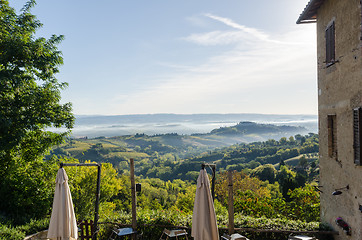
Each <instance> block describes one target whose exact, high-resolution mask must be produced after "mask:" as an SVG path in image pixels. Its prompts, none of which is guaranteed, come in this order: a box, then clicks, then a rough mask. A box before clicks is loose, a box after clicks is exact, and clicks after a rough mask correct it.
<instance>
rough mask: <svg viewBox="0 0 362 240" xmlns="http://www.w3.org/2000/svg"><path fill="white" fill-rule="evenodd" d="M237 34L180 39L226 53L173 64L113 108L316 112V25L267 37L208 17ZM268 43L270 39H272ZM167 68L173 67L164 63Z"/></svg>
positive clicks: (247, 28)
mask: <svg viewBox="0 0 362 240" xmlns="http://www.w3.org/2000/svg"><path fill="white" fill-rule="evenodd" d="M207 16H208V17H209V18H212V19H215V20H218V21H220V22H223V23H225V24H227V25H228V26H231V27H233V28H234V29H238V30H240V31H220V30H216V31H212V32H209V33H203V34H192V35H190V36H188V37H186V38H185V40H187V41H192V42H194V43H197V44H202V45H207V46H210V48H213V47H217V46H216V45H220V44H231V43H232V44H234V45H233V48H232V49H231V50H228V51H225V52H223V53H222V54H218V55H215V56H213V57H211V58H209V59H206V60H205V61H204V63H203V64H200V65H198V66H187V65H182V66H180V65H178V64H175V65H174V66H175V68H176V69H177V71H173V72H171V73H169V74H168V75H167V76H163V77H162V79H160V84H159V85H156V86H153V87H149V88H147V89H146V90H144V91H142V92H138V93H136V94H133V95H131V96H128V98H127V99H126V100H125V101H122V102H121V103H117V104H115V105H112V106H111V107H112V108H113V109H117V110H118V109H119V110H121V111H122V112H123V113H149V110H150V109H152V111H153V112H154V113H155V112H176V113H210V112H220V113H222V112H258V113H316V111H317V102H316V101H317V99H316V94H315V92H311V91H307V92H306V91H301V86H312V88H316V86H315V85H316V64H315V59H316V56H315V29H314V27H315V26H312V25H310V26H305V25H303V26H299V25H296V26H295V27H294V28H293V29H292V30H291V31H289V32H286V33H285V34H283V35H270V36H268V35H266V34H264V33H263V32H262V31H259V30H257V29H252V28H249V27H245V26H242V25H240V24H237V23H235V22H233V21H232V20H230V19H227V18H221V17H217V16H214V15H210V14H208V15H207ZM271 39H273V40H271ZM168 67H173V65H172V64H169V65H168Z"/></svg>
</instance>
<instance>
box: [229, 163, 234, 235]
mask: <svg viewBox="0 0 362 240" xmlns="http://www.w3.org/2000/svg"><path fill="white" fill-rule="evenodd" d="M228 187H229V209H228V210H229V225H228V230H229V235H231V234H233V233H234V196H233V173H232V171H231V170H229V171H228Z"/></svg>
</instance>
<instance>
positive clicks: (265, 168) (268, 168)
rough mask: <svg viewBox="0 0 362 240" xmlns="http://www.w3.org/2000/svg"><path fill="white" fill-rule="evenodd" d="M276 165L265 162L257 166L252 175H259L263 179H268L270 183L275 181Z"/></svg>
mask: <svg viewBox="0 0 362 240" xmlns="http://www.w3.org/2000/svg"><path fill="white" fill-rule="evenodd" d="M276 172H277V171H276V170H275V167H274V166H273V165H272V164H265V165H261V166H259V167H257V168H255V169H254V170H253V172H252V174H251V177H258V178H259V179H260V180H262V181H266V180H268V181H269V183H272V184H273V183H274V182H275V175H276Z"/></svg>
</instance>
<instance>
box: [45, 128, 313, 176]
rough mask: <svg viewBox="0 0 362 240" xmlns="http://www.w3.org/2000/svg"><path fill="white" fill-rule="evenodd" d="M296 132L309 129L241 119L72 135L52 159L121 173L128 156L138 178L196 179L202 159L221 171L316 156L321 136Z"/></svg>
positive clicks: (126, 169)
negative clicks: (205, 126) (198, 129)
mask: <svg viewBox="0 0 362 240" xmlns="http://www.w3.org/2000/svg"><path fill="white" fill-rule="evenodd" d="M298 131H305V129H304V128H301V127H291V126H276V125H272V124H257V123H253V122H241V123H239V124H236V125H234V126H231V127H222V128H218V129H214V130H212V131H211V132H210V133H208V134H193V135H179V134H177V133H170V134H155V135H152V136H150V135H147V134H135V135H123V136H117V137H98V138H78V139H68V141H67V142H66V143H64V144H62V145H60V146H58V147H57V148H54V149H53V150H52V152H51V154H50V155H49V156H48V158H49V157H52V156H57V157H72V158H76V159H79V160H80V161H81V162H83V161H87V160H90V161H95V162H109V163H112V164H113V166H114V167H116V168H117V169H118V170H119V171H120V172H121V173H122V172H123V171H128V169H129V166H128V162H129V159H130V158H133V159H135V164H136V173H137V175H139V176H141V175H142V176H144V177H157V178H161V179H163V180H168V179H176V178H180V179H184V180H192V179H194V177H195V176H197V174H198V169H199V168H200V164H201V163H203V162H211V163H216V164H217V168H218V170H221V169H234V170H238V171H240V170H241V169H244V168H249V169H253V168H255V167H257V166H259V165H260V164H278V163H279V162H280V161H282V160H285V161H287V160H289V159H291V158H295V157H297V156H299V155H300V154H311V153H313V154H316V153H317V152H318V136H317V135H316V134H312V133H311V134H308V135H304V136H303V135H301V134H299V133H298ZM267 137H270V138H267ZM276 137H278V138H276ZM258 139H262V140H258ZM263 139H264V140H263ZM268 139H269V140H268ZM251 140H255V141H251ZM248 142H249V143H248ZM250 142H252V143H250ZM295 161H296V162H298V161H299V160H298V159H297V160H295Z"/></svg>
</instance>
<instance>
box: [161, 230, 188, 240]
mask: <svg viewBox="0 0 362 240" xmlns="http://www.w3.org/2000/svg"><path fill="white" fill-rule="evenodd" d="M164 236H166V240H167V239H169V238H170V237H175V238H176V239H179V237H185V238H186V240H188V237H187V232H186V230H184V229H175V230H168V229H164V230H163V232H162V235H161V237H160V240H162V239H163V237H164Z"/></svg>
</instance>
